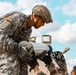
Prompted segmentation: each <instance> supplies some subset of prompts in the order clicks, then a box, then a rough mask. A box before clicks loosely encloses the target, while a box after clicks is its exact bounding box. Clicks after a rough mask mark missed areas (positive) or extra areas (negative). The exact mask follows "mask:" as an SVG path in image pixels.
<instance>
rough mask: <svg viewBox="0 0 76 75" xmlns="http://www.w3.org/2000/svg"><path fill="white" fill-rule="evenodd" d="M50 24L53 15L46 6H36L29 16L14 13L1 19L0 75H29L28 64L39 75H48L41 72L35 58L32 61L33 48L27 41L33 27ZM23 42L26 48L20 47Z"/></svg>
mask: <svg viewBox="0 0 76 75" xmlns="http://www.w3.org/2000/svg"><path fill="white" fill-rule="evenodd" d="M50 22H53V20H52V17H51V13H50V11H49V9H48V8H47V7H45V6H44V5H36V6H35V7H34V8H33V9H32V14H31V15H29V16H27V15H25V14H23V13H21V12H19V11H14V12H10V13H7V14H6V15H4V16H2V17H0V75H28V73H27V70H28V68H27V63H28V64H29V65H30V67H32V69H34V72H35V73H36V74H37V75H46V74H44V73H43V72H41V71H39V68H38V62H37V60H36V59H35V57H34V59H32V57H33V56H32V54H33V55H34V50H33V46H32V45H31V43H29V42H27V41H28V40H29V38H30V36H31V32H32V27H34V28H36V29H38V28H40V27H41V26H44V24H45V23H50ZM21 41H26V48H25V47H22V46H21V45H19V43H20V42H21ZM31 61H32V63H31V64H30V62H31Z"/></svg>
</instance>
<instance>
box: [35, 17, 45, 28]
mask: <svg viewBox="0 0 76 75" xmlns="http://www.w3.org/2000/svg"><path fill="white" fill-rule="evenodd" d="M34 22H35V24H34V27H35V28H36V29H38V28H40V27H41V26H44V24H45V22H44V21H43V19H42V18H41V17H38V16H36V17H35V18H34Z"/></svg>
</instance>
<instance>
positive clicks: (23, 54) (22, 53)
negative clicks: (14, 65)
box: [2, 35, 32, 62]
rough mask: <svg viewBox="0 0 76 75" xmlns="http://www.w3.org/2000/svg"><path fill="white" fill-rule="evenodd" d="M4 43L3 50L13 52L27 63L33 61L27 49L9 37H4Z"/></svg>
mask: <svg viewBox="0 0 76 75" xmlns="http://www.w3.org/2000/svg"><path fill="white" fill-rule="evenodd" d="M2 41H3V48H5V50H13V51H14V52H15V53H16V54H17V55H18V56H19V57H20V58H21V59H22V60H24V61H26V62H29V61H31V59H32V58H31V57H32V56H31V54H29V53H28V52H27V50H26V48H24V47H22V46H20V45H19V44H18V43H16V42H14V41H13V40H12V39H11V38H9V37H8V36H7V35H4V36H3V38H2Z"/></svg>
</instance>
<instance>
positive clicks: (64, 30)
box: [0, 0, 76, 73]
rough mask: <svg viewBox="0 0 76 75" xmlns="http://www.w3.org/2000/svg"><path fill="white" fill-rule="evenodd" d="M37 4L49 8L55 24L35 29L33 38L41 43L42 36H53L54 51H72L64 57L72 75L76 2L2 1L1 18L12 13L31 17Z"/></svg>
mask: <svg viewBox="0 0 76 75" xmlns="http://www.w3.org/2000/svg"><path fill="white" fill-rule="evenodd" d="M37 4H42V5H45V6H47V7H48V8H49V10H50V12H51V15H52V18H53V23H49V24H45V26H44V27H41V28H39V29H34V28H33V32H32V35H31V36H36V37H37V42H40V43H41V39H42V38H41V37H42V35H46V34H47V35H51V36H52V44H51V45H52V47H53V50H54V51H63V50H64V49H65V48H66V47H69V48H70V51H68V52H67V53H66V54H65V55H64V56H65V58H66V62H67V67H68V71H69V73H70V72H71V70H72V67H73V66H74V65H76V54H75V53H76V0H0V16H2V15H4V14H6V13H8V12H10V11H20V12H23V13H24V14H27V15H29V14H31V12H32V8H33V7H34V6H35V5H37Z"/></svg>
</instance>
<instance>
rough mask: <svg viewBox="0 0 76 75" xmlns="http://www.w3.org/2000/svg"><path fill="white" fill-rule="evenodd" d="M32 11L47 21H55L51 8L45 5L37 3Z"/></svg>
mask: <svg viewBox="0 0 76 75" xmlns="http://www.w3.org/2000/svg"><path fill="white" fill-rule="evenodd" d="M32 13H34V14H36V15H38V16H40V17H41V18H42V19H43V20H44V22H45V23H49V22H53V20H52V16H51V13H50V11H49V9H48V8H47V7H46V6H44V5H36V6H35V7H34V8H33V9H32Z"/></svg>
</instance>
